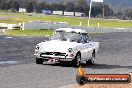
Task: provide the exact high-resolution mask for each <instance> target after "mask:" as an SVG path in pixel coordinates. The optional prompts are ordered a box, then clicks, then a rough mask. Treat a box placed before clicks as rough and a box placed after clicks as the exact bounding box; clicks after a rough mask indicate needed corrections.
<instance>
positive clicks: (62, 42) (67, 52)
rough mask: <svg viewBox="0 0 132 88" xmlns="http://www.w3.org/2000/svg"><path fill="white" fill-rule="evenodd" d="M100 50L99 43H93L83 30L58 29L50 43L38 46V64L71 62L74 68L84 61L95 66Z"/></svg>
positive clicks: (36, 50)
mask: <svg viewBox="0 0 132 88" xmlns="http://www.w3.org/2000/svg"><path fill="white" fill-rule="evenodd" d="M98 49H99V42H93V41H92V40H91V39H90V37H89V36H88V33H87V32H86V31H85V30H82V29H72V28H60V29H56V30H55V32H54V35H53V36H51V37H50V38H49V41H44V42H41V43H39V44H37V45H36V47H35V54H34V55H35V56H36V63H37V64H43V62H44V61H48V62H61V61H71V62H72V64H73V66H74V67H78V66H80V63H81V62H82V61H86V64H93V63H94V61H95V55H96V53H97V52H98Z"/></svg>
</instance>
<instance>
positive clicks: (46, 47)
mask: <svg viewBox="0 0 132 88" xmlns="http://www.w3.org/2000/svg"><path fill="white" fill-rule="evenodd" d="M79 45H80V43H77V42H69V41H59V40H52V41H46V42H41V43H39V47H40V52H68V48H74V47H76V46H79Z"/></svg>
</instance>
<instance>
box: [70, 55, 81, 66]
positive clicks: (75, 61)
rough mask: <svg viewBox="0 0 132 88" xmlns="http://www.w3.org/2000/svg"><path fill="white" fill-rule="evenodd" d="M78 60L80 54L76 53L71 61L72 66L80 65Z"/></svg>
mask: <svg viewBox="0 0 132 88" xmlns="http://www.w3.org/2000/svg"><path fill="white" fill-rule="evenodd" d="M80 60H81V54H80V53H77V54H76V56H75V59H73V61H72V65H73V67H79V66H80Z"/></svg>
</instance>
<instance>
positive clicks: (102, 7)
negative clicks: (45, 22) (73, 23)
mask: <svg viewBox="0 0 132 88" xmlns="http://www.w3.org/2000/svg"><path fill="white" fill-rule="evenodd" d="M20 7H23V8H26V9H27V12H36V13H41V12H42V10H43V9H46V10H52V11H54V10H58V11H71V12H83V13H85V14H86V16H88V15H89V4H88V3H87V2H86V1H85V0H77V1H74V2H68V1H67V0H61V1H60V2H59V3H48V2H38V1H37V0H8V1H7V0H1V1H0V9H1V10H11V11H18V10H19V8H20ZM91 11H92V12H91V16H92V17H103V16H104V17H106V18H112V17H116V18H122V19H132V9H128V10H124V11H120V12H118V13H117V12H114V8H111V7H110V6H109V5H107V4H103V3H95V4H93V5H92V10H91Z"/></svg>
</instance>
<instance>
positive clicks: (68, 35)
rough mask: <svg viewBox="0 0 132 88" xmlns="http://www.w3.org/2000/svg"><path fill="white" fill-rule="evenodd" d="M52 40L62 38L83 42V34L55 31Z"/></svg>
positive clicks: (62, 39) (63, 39)
mask: <svg viewBox="0 0 132 88" xmlns="http://www.w3.org/2000/svg"><path fill="white" fill-rule="evenodd" d="M50 39H51V40H61V41H71V42H81V41H82V36H81V34H79V33H75V32H63V31H59V32H55V34H54V35H53V36H51V37H50Z"/></svg>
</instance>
